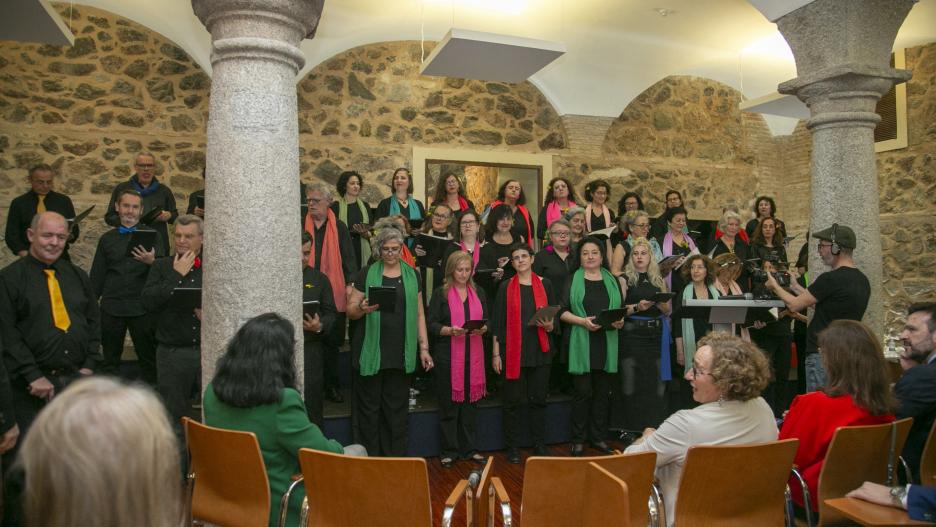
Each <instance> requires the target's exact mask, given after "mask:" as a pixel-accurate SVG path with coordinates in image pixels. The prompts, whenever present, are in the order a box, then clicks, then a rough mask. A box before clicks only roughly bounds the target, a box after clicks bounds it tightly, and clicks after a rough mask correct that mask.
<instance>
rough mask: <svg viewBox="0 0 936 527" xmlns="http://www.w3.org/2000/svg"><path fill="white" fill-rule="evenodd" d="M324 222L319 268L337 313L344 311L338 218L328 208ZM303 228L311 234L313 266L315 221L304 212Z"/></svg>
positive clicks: (310, 259) (312, 259)
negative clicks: (330, 290)
mask: <svg viewBox="0 0 936 527" xmlns="http://www.w3.org/2000/svg"><path fill="white" fill-rule="evenodd" d="M326 222H327V223H326V224H325V239H324V240H323V241H322V265H320V266H319V270H320V271H322V272H323V273H325V276H327V277H328V282H329V283H330V284H331V287H332V296H333V297H335V309H337V310H338V312H339V313H344V312H345V302H346V300H345V279H344V270H343V269H342V268H341V249H339V248H338V220H337V219H335V213H334V212H332V210H331V209H328V219H327V220H326ZM305 230H307V231H309V234H310V235H312V254H311V255H310V256H309V267H315V221H313V220H312V214H306V218H305Z"/></svg>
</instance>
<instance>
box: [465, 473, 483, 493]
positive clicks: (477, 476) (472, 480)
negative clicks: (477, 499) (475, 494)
mask: <svg viewBox="0 0 936 527" xmlns="http://www.w3.org/2000/svg"><path fill="white" fill-rule="evenodd" d="M479 483H481V472H480V471H477V470H472V471H471V473H469V474H468V486H469V487H471V488H472V489H476V488H478V484H479Z"/></svg>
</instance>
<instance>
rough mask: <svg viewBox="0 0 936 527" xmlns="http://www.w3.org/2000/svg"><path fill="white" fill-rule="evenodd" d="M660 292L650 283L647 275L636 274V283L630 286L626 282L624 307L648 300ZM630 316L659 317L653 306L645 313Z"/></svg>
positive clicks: (657, 310) (658, 312)
mask: <svg viewBox="0 0 936 527" xmlns="http://www.w3.org/2000/svg"><path fill="white" fill-rule="evenodd" d="M660 291H662V289H660V288H659V287H657V286H655V285H653V284H652V283H651V282H650V278H648V277H647V273H638V274H637V283H636V284H632V283H630V282H628V284H627V297H626V298H624V305H627V306H631V305H635V304H638V303H640V301H641V300H649V299H650V298H652V297H653V295H655V294H657V293H659V292H660ZM632 316H637V317H650V318H654V317H658V316H660V310H659V308H657V307H656V305H654V306H653V307H651V308H650V309H648V310H646V311H638V312H636V313H633V315H632Z"/></svg>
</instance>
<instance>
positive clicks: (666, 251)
mask: <svg viewBox="0 0 936 527" xmlns="http://www.w3.org/2000/svg"><path fill="white" fill-rule="evenodd" d="M683 239H684V240H686V243H687V244H688V245H689V249H690V250H692V249H695V248H696V244H695V242H694V241H692V237H690V236H689V235H688V234H683ZM662 249H663V258H666V257H667V256H673V233H672V232H670V230H669V229H666V236H664V237H663V247H662ZM675 272H676V269H673V270H672V271H671V272H670V274H668V275H666V290H667V291H672V290H673V273H675Z"/></svg>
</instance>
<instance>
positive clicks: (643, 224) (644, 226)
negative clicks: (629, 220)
mask: <svg viewBox="0 0 936 527" xmlns="http://www.w3.org/2000/svg"><path fill="white" fill-rule="evenodd" d="M649 226H650V224H649V223H635V224H633V225H631V228H634V227H640V228H641V229H645V228H647V227H649Z"/></svg>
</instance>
